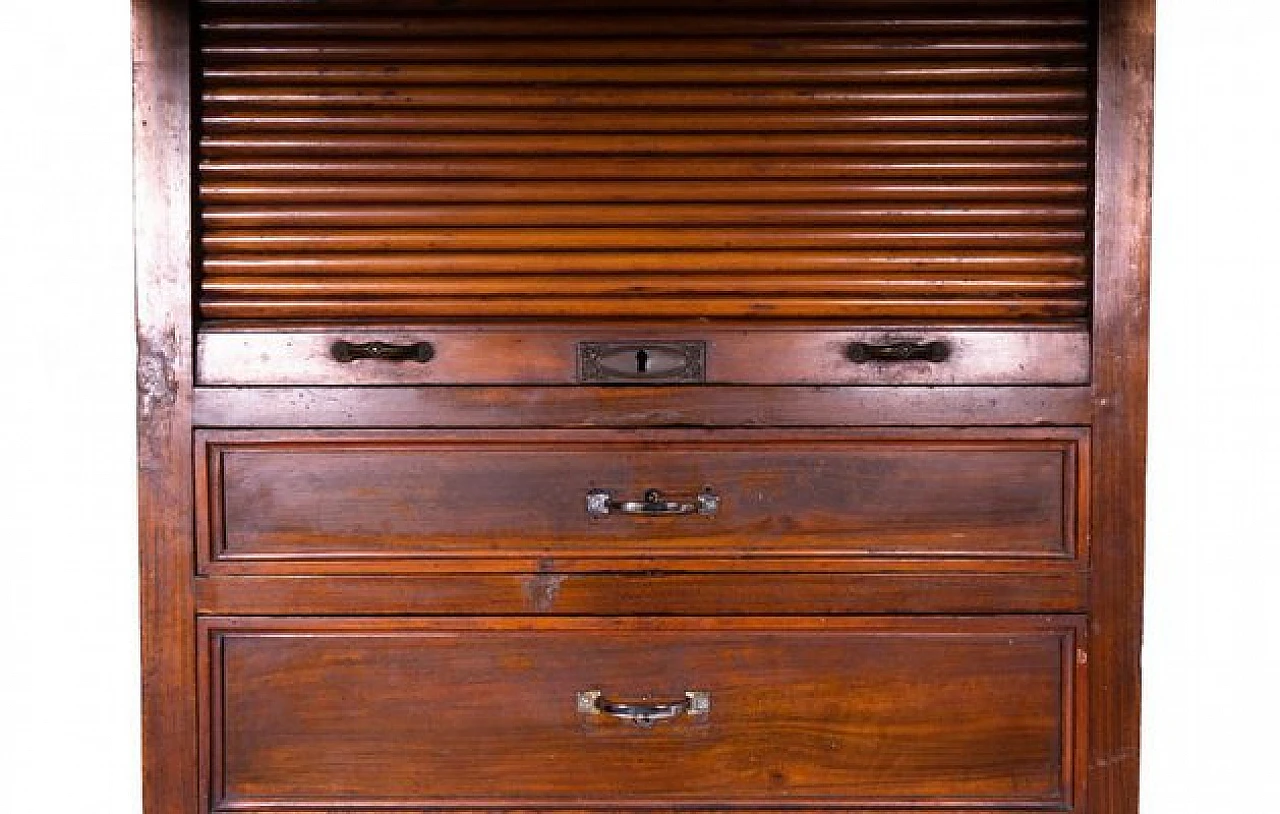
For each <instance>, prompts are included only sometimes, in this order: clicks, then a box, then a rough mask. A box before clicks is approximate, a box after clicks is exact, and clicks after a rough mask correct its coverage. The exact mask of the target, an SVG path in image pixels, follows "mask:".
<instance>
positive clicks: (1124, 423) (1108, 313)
mask: <svg viewBox="0 0 1280 814" xmlns="http://www.w3.org/2000/svg"><path fill="white" fill-rule="evenodd" d="M1098 23H1099V31H1098V35H1099V52H1098V72H1099V73H1098V160H1097V182H1096V183H1097V208H1096V230H1095V233H1096V235H1097V238H1096V239H1097V245H1096V271H1095V290H1094V298H1095V299H1094V303H1095V305H1094V309H1095V311H1094V337H1095V343H1094V376H1095V378H1094V401H1095V406H1096V419H1095V420H1096V424H1095V427H1094V433H1095V434H1094V440H1095V445H1094V449H1095V450H1096V454H1095V458H1094V464H1093V495H1094V499H1095V501H1096V504H1095V511H1094V513H1093V518H1094V519H1093V548H1092V552H1093V579H1092V582H1091V585H1092V598H1091V603H1092V608H1093V614H1092V619H1091V626H1092V631H1091V633H1092V642H1093V650H1092V652H1093V663H1092V664H1091V665H1090V667H1091V670H1090V681H1091V686H1090V693H1089V695H1090V698H1089V708H1090V731H1089V737H1090V758H1091V759H1090V772H1089V794H1090V805H1089V806H1088V810H1089V811H1091V812H1094V814H1132V812H1136V811H1137V810H1138V721H1139V714H1138V701H1139V696H1140V690H1141V679H1140V667H1141V645H1142V563H1143V558H1142V537H1143V511H1144V499H1143V488H1144V476H1145V468H1146V467H1145V455H1146V412H1147V405H1146V400H1147V342H1148V329H1147V314H1148V302H1147V296H1148V288H1149V272H1150V268H1149V264H1150V258H1149V253H1150V242H1151V241H1150V235H1151V144H1152V82H1153V75H1154V27H1155V3H1154V0H1102V2H1101V4H1100V6H1099V19H1098Z"/></svg>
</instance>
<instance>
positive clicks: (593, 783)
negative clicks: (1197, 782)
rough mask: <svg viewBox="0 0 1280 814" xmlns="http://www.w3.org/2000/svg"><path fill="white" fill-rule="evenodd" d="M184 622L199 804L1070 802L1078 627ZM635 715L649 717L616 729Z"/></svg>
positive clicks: (1055, 806) (870, 622) (945, 620)
mask: <svg viewBox="0 0 1280 814" xmlns="http://www.w3.org/2000/svg"><path fill="white" fill-rule="evenodd" d="M201 629H202V637H201V640H202V646H201V654H200V657H201V664H202V676H203V679H202V680H203V685H204V688H205V689H204V692H203V694H202V697H203V698H204V699H205V702H204V703H205V706H204V727H203V731H204V743H205V757H206V761H205V783H206V799H208V800H210V802H211V806H212V808H213V810H215V811H246V810H248V811H255V810H260V809H268V808H270V809H273V810H295V809H302V810H347V809H357V810H359V809H372V808H379V809H428V808H456V807H460V808H475V809H503V810H510V809H511V808H517V809H519V808H525V807H530V808H540V809H545V808H568V809H615V808H627V807H636V808H655V807H661V808H666V809H682V808H693V809H697V808H699V807H701V808H707V807H712V806H715V805H720V806H729V807H733V808H741V807H762V808H765V809H779V808H784V809H785V808H812V807H815V806H824V807H837V808H841V809H846V810H847V809H856V808H859V807H867V808H880V807H892V808H894V809H895V810H896V809H898V808H907V809H910V808H913V807H915V808H945V809H948V810H952V809H961V810H988V809H991V808H1023V809H1033V810H1034V809H1051V810H1058V811H1063V810H1071V809H1072V808H1073V806H1074V804H1075V801H1076V800H1077V799H1078V797H1079V789H1078V785H1079V778H1080V775H1081V773H1080V766H1079V763H1080V752H1079V743H1080V735H1081V732H1080V729H1081V726H1082V723H1083V719H1082V717H1081V715H1080V707H1079V703H1078V700H1077V692H1078V690H1077V688H1078V687H1079V686H1080V685H1081V684H1082V681H1083V677H1084V670H1085V668H1086V661H1087V659H1085V658H1084V654H1085V652H1086V651H1085V646H1084V640H1083V636H1084V626H1083V620H1082V618H1081V617H1038V616H1036V617H1000V618H973V617H971V618H964V617H933V618H927V619H925V618H914V619H912V618H900V619H884V618H873V617H846V618H838V619H820V618H799V619H779V618H772V619H770V618H739V619H724V618H719V619H717V618H695V619H660V618H629V619H623V618H597V619H582V618H576V619H575V618H555V619H543V620H529V619H513V618H507V619H488V620H478V619H474V618H471V619H467V618H463V619H449V618H436V619H422V618H417V619H414V618H383V619H356V618H336V619H335V618H329V619H266V618H209V619H205V620H203V622H202V623H201ZM596 693H598V695H597V694H596ZM584 697H587V698H589V699H590V703H589V705H588V706H590V709H586V708H584V703H583V698H584ZM673 699H674V700H673ZM598 709H610V710H613V711H614V712H616V713H618V714H617V715H608V714H599V713H598V711H597V710H598ZM637 710H639V712H637ZM655 711H656V712H655ZM651 712H652V713H653V714H654V715H655V716H658V715H661V716H665V717H664V719H662V720H656V719H655V720H650V721H648V722H647V723H645V724H644V725H637V724H636V723H635V722H633V721H631V720H628V717H629V716H631V715H633V714H640V713H644V714H648V713H651ZM667 713H670V714H667Z"/></svg>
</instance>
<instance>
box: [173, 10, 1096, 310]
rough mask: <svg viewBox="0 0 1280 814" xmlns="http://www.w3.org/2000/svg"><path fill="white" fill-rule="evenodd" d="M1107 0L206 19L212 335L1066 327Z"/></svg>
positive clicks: (204, 198) (207, 265) (1081, 240)
mask: <svg viewBox="0 0 1280 814" xmlns="http://www.w3.org/2000/svg"><path fill="white" fill-rule="evenodd" d="M1090 30H1091V20H1090V14H1089V11H1088V4H1087V3H1084V2H1037V1H1036V0H963V2H962V1H961V0H952V1H951V2H943V1H942V0H871V1H870V2H853V0H849V1H848V2H821V1H818V0H815V2H802V1H800V0H795V1H794V2H784V1H783V0H777V1H776V2H734V1H733V0H730V2H711V1H710V0H683V1H681V2H670V1H667V2H664V1H663V0H652V1H651V2H615V3H598V2H587V1H586V0H547V1H544V2H510V1H507V2H504V1H503V0H492V2H485V1H483V0H471V1H469V0H456V2H429V1H428V0H422V1H421V2H409V1H408V0H400V1H398V2H396V1H393V2H376V1H375V0H332V1H331V2H319V0H313V1H309V0H203V2H201V3H200V4H199V31H198V42H199V54H198V66H197V74H198V81H199V91H200V95H201V105H200V107H199V109H198V113H197V121H196V128H197V136H198V138H199V167H198V173H199V202H198V203H199V214H200V226H201V233H200V249H201V250H200V252H199V257H198V266H199V269H200V274H199V302H198V308H199V314H200V316H201V317H202V318H203V319H205V320H207V321H220V320H254V321H266V322H274V321H310V322H326V321H335V322H353V321H354V322H379V321H381V322H386V321H395V320H398V321H414V320H435V319H449V320H456V319H505V318H520V317H542V318H552V319H564V320H572V319H583V318H589V319H593V320H598V319H601V318H605V319H610V318H618V319H646V318H674V319H692V318H733V319H748V320H769V319H811V320H824V319H825V320H843V321H880V322H885V321H904V322H905V321H934V322H941V321H946V322H964V321H971V322H993V321H1001V322H1002V321H1020V322H1038V323H1046V322H1065V321H1072V320H1077V319H1080V318H1083V317H1084V316H1085V315H1086V314H1087V312H1088V307H1089V301H1088V292H1089V271H1090V244H1091V237H1090V232H1089V226H1090V218H1089V211H1090V195H1091V193H1090V179H1091V173H1092V168H1091V159H1090V156H1091V152H1092V144H1091V120H1092V116H1091V110H1092V91H1091V87H1092V85H1091V68H1090V65H1091V54H1090V45H1089V43H1090V39H1091V34H1090Z"/></svg>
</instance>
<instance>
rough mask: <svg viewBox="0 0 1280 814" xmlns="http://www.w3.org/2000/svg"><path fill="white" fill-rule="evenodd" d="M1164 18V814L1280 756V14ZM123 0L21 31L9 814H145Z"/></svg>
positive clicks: (8, 141) (8, 544) (1160, 442)
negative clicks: (1279, 606) (1279, 552)
mask: <svg viewBox="0 0 1280 814" xmlns="http://www.w3.org/2000/svg"><path fill="white" fill-rule="evenodd" d="M1277 5H1280V4H1275V3H1273V2H1269V0H1214V2H1202V1H1201V0H1164V2H1162V3H1161V7H1160V21H1159V31H1160V35H1159V51H1160V57H1159V63H1158V70H1159V78H1158V88H1159V89H1158V93H1157V107H1158V111H1159V112H1158V132H1157V154H1156V160H1157V181H1156V204H1155V207H1156V222H1155V263H1154V269H1155V273H1154V316H1153V350H1152V386H1151V399H1152V400H1151V457H1150V464H1151V477H1150V512H1149V517H1150V520H1149V543H1148V569H1147V571H1148V584H1147V597H1148V602H1147V639H1146V642H1147V643H1146V651H1145V698H1144V702H1145V711H1144V712H1145V715H1144V731H1143V736H1144V737H1143V741H1144V742H1143V756H1142V770H1143V783H1142V790H1143V812H1144V814H1178V813H1180V812H1196V813H1197V814H1217V813H1218V812H1223V813H1224V814H1225V812H1237V811H1238V812H1245V811H1249V812H1261V811H1264V810H1267V808H1268V807H1269V806H1274V805H1275V796H1274V795H1275V792H1274V781H1273V779H1274V775H1275V774H1276V772H1277V768H1278V767H1277V763H1278V761H1280V747H1278V746H1277V745H1276V741H1275V733H1276V731H1277V730H1278V729H1280V715H1278V714H1277V700H1276V699H1277V697H1278V696H1280V656H1277V651H1278V650H1280V627H1278V623H1280V614H1278V613H1277V611H1276V606H1277V595H1280V556H1277V553H1276V552H1277V549H1280V531H1277V527H1276V523H1277V518H1280V512H1278V511H1277V505H1278V504H1280V478H1278V477H1277V474H1276V473H1277V470H1278V469H1280V443H1278V442H1277V436H1278V434H1280V430H1278V429H1277V428H1278V427H1280V409H1278V408H1277V399H1280V392H1278V390H1280V389H1278V388H1277V386H1276V380H1277V378H1280V319H1277V305H1278V303H1280V263H1278V262H1277V256H1278V252H1277V246H1280V223H1278V222H1277V219H1278V216H1280V206H1278V205H1277V203H1276V196H1277V192H1278V190H1280V169H1278V168H1280V125H1278V124H1277V114H1276V109H1277V107H1280V69H1277V67H1276V66H1277V64H1280V60H1278V59H1277V50H1280V45H1278V44H1277V43H1280V40H1277V38H1276V31H1278V30H1280V9H1278V8H1277ZM128 26H129V21H128V8H127V3H125V2H124V0H79V1H78V2H67V1H66V0H63V1H62V2H54V1H53V0H45V2H36V1H35V0H23V2H8V3H5V6H4V10H3V11H2V12H0V111H2V113H0V115H2V117H3V118H2V119H0V162H2V163H0V183H2V184H3V186H0V238H2V239H0V274H2V275H3V277H2V278H0V280H2V285H0V296H2V297H3V299H0V412H3V416H2V417H0V479H3V482H2V483H0V546H2V549H0V551H2V556H0V602H3V614H2V616H0V626H2V627H0V633H2V635H0V800H2V801H3V802H0V806H2V807H3V809H4V810H6V811H12V812H15V813H16V812H43V813H44V814H52V813H59V814H60V812H78V813H79V812H87V811H93V812H96V814H117V813H119V814H136V812H138V811H139V810H140V804H139V771H140V770H139V758H138V750H139V736H138V689H137V688H138V681H139V679H138V642H137V633H136V630H137V610H136V597H137V576H136V561H137V560H136V554H135V550H136V547H135V546H136V543H135V529H134V523H135V522H136V510H135V483H136V480H135V475H134V471H133V470H134V452H133V449H134V442H133V433H134V424H133V339H132V268H131V256H130V217H131V215H130V205H131V204H130V192H129V184H130V134H129V128H130V118H131V110H130V85H129V83H130V65H129V28H128Z"/></svg>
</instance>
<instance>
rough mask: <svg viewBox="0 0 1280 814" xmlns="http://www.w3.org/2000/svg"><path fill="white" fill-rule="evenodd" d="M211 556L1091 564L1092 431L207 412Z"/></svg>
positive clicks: (234, 562) (216, 566)
mask: <svg viewBox="0 0 1280 814" xmlns="http://www.w3.org/2000/svg"><path fill="white" fill-rule="evenodd" d="M197 444H198V453H199V460H201V461H203V462H204V466H203V467H202V468H201V470H200V471H199V472H198V484H197V486H198V493H199V496H200V515H201V516H200V522H199V530H200V549H201V557H202V567H203V568H204V569H205V572H206V573H214V574H217V573H224V574H225V573H313V572H325V573H333V572H335V571H337V572H340V571H355V572H360V571H375V572H377V571H386V572H392V573H395V572H400V571H404V570H409V571H417V570H430V569H432V568H436V569H448V568H459V567H460V568H462V569H463V570H493V571H508V572H511V571H514V572H528V571H536V572H555V571H560V570H569V571H572V570H600V569H612V568H628V567H629V568H633V569H639V570H653V569H657V570H692V571H696V570H702V569H705V568H706V567H708V564H709V563H713V564H714V568H715V569H716V570H724V569H729V570H764V571H768V570H787V571H794V570H801V571H803V570H813V569H815V568H816V569H817V570H828V569H830V568H832V567H836V568H839V567H840V565H839V564H840V563H844V567H846V568H852V569H853V570H858V569H859V568H861V569H862V570H866V569H867V568H868V567H869V566H874V567H875V568H877V569H882V568H893V567H894V565H895V563H901V564H903V565H904V567H906V566H915V567H926V568H927V567H929V564H930V563H934V564H937V565H938V566H939V567H944V568H945V567H951V568H964V569H968V570H976V571H982V570H985V569H987V568H989V567H991V568H999V567H1010V568H1028V569H1035V568H1054V567H1056V568H1075V567H1079V564H1080V562H1081V561H1082V560H1083V558H1084V556H1085V554H1086V550H1085V549H1086V543H1087V540H1086V539H1085V537H1084V534H1083V531H1082V529H1084V528H1087V523H1086V522H1085V518H1086V517H1087V513H1088V499H1087V497H1088V496H1087V489H1086V488H1085V484H1086V479H1085V478H1084V477H1083V473H1084V472H1085V471H1087V469H1086V467H1087V462H1088V436H1087V433H1086V432H1085V431H1084V430H1081V429H1075V428H1057V429H1050V428H1044V429H1034V430H1031V429H999V430H937V429H934V430H906V429H896V430H881V431H872V430H861V431H844V432H836V431H819V430H807V431H783V430H761V431H744V430H737V431H728V430H726V431H698V430H650V431H641V430H633V431H613V430H591V431H586V430H584V431H550V430H513V431H459V430H450V431H430V430H425V431H390V430H387V431H373V430H370V431H359V432H353V431H302V430H293V431H269V430H231V431H201V432H199V433H198V434H197Z"/></svg>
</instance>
